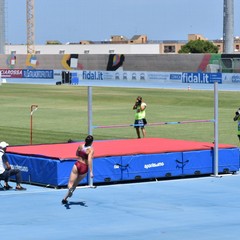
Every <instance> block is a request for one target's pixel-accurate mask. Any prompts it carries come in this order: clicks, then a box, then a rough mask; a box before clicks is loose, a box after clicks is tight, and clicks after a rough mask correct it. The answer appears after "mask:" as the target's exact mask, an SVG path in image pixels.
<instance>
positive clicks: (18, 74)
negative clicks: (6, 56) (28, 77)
mask: <svg viewBox="0 0 240 240" xmlns="http://www.w3.org/2000/svg"><path fill="white" fill-rule="evenodd" d="M0 71H1V76H2V78H22V71H23V70H22V69H0Z"/></svg>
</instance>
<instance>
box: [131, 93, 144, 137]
mask: <svg viewBox="0 0 240 240" xmlns="http://www.w3.org/2000/svg"><path fill="white" fill-rule="evenodd" d="M146 107H147V104H146V103H145V102H143V99H142V97H141V96H138V97H137V99H136V101H135V104H134V105H133V110H136V112H135V121H134V128H135V129H136V133H137V137H138V138H141V134H140V128H141V131H142V135H143V137H144V138H145V137H146V130H145V127H144V126H145V125H146V124H147V120H146Z"/></svg>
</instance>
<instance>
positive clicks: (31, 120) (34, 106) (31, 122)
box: [30, 105, 38, 145]
mask: <svg viewBox="0 0 240 240" xmlns="http://www.w3.org/2000/svg"><path fill="white" fill-rule="evenodd" d="M37 109H38V105H31V113H30V144H31V145H32V136H33V134H32V127H33V113H34V112H35V111H37Z"/></svg>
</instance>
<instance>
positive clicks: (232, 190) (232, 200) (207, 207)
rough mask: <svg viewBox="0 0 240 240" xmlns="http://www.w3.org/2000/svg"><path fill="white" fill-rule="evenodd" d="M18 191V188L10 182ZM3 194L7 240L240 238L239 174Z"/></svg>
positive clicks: (3, 235) (30, 188)
mask: <svg viewBox="0 0 240 240" xmlns="http://www.w3.org/2000/svg"><path fill="white" fill-rule="evenodd" d="M11 185H13V186H14V183H11ZM24 186H26V187H27V188H28V189H27V191H24V192H17V191H12V190H11V191H0V199H1V207H0V208H1V210H0V213H1V219H2V221H1V223H0V229H1V239H4V240H12V239H18V240H33V239H34V240H43V239H44V240H45V239H51V240H61V239H62V240H66V239H82V240H102V239H104V240H113V239H114V240H126V239H127V240H146V239H150V240H159V239H164V240H180V239H182V240H192V239H194V240H205V239H207V240H215V239H218V240H219V239H224V240H228V239H239V237H240V233H239V229H240V187H239V186H240V175H238V174H237V175H225V176H223V177H221V178H220V177H205V178H194V179H181V180H171V181H159V182H147V183H137V184H122V185H109V186H100V187H98V188H96V189H87V188H85V189H83V188H79V189H76V191H75V192H74V195H73V197H72V198H71V199H70V203H69V205H66V206H64V205H62V204H61V203H60V202H61V199H62V197H63V196H64V195H65V193H66V189H60V190H56V189H49V188H43V187H37V186H32V185H24Z"/></svg>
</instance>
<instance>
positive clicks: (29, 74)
mask: <svg viewBox="0 0 240 240" xmlns="http://www.w3.org/2000/svg"><path fill="white" fill-rule="evenodd" d="M22 71H23V76H22V77H23V78H44V79H53V78H54V74H53V70H30V69H24V70H22Z"/></svg>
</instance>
